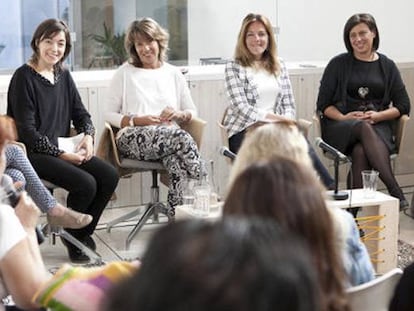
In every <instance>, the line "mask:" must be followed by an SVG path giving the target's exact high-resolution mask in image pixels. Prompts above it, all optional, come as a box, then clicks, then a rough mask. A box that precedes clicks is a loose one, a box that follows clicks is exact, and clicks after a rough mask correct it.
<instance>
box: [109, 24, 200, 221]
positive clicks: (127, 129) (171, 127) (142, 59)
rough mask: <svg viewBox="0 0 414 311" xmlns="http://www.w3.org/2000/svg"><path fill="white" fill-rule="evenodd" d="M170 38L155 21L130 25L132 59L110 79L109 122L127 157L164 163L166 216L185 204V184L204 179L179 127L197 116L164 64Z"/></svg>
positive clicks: (174, 72)
mask: <svg viewBox="0 0 414 311" xmlns="http://www.w3.org/2000/svg"><path fill="white" fill-rule="evenodd" d="M168 37H169V36H168V33H167V32H166V30H164V29H163V28H162V27H161V26H160V25H159V24H158V23H157V22H156V21H154V20H153V19H151V18H143V19H141V20H136V21H134V22H132V23H131V25H130V27H129V29H128V31H127V35H126V41H125V48H126V50H127V52H128V54H129V60H128V62H126V63H125V64H123V65H122V66H121V67H120V68H118V70H117V71H116V73H115V74H114V77H113V79H112V82H111V85H110V88H109V93H108V94H109V96H108V100H107V102H106V110H107V111H106V114H105V118H106V120H107V121H108V122H109V123H111V124H112V125H113V126H116V127H119V128H121V129H120V131H119V132H118V134H117V137H116V142H117V146H118V150H119V152H120V153H121V154H122V156H123V157H127V158H131V159H138V160H147V161H160V162H162V164H163V165H164V166H165V168H166V169H167V171H168V176H169V191H168V199H167V201H168V215H169V216H170V217H171V216H174V207H175V206H176V205H179V204H181V203H182V186H181V184H182V181H183V180H184V179H185V178H186V177H192V178H198V177H199V176H200V174H204V171H205V170H204V168H202V165H201V161H200V154H199V152H198V150H197V145H196V143H195V142H194V140H193V138H192V137H191V136H190V134H189V133H187V132H186V131H184V130H182V129H181V128H180V127H179V126H178V124H180V123H183V122H188V121H190V120H191V118H192V117H193V116H195V115H196V108H195V106H194V103H193V101H192V99H191V95H190V91H189V89H188V86H187V82H186V80H185V78H184V77H183V75H182V73H181V71H180V70H179V69H178V68H176V67H174V66H172V65H170V64H168V63H167V62H166V53H167V49H168Z"/></svg>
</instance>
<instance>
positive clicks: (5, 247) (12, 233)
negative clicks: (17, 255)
mask: <svg viewBox="0 0 414 311" xmlns="http://www.w3.org/2000/svg"><path fill="white" fill-rule="evenodd" d="M25 237H26V231H25V230H24V228H23V226H22V224H21V223H20V220H19V219H18V218H17V216H16V214H15V213H14V210H13V208H11V207H10V206H9V205H5V204H0V261H1V260H2V259H3V257H4V256H6V254H7V253H8V252H9V251H10V250H11V249H12V248H13V247H14V246H15V245H16V244H17V243H19V242H20V241H21V240H23V239H24V238H25ZM6 296H7V290H6V287H5V286H4V284H3V281H2V275H1V271H0V299H1V298H4V297H6Z"/></svg>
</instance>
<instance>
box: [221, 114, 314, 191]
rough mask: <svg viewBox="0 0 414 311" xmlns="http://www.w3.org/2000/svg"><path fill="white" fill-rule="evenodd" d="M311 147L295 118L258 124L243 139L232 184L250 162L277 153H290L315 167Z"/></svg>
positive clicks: (234, 168) (284, 154)
mask: <svg viewBox="0 0 414 311" xmlns="http://www.w3.org/2000/svg"><path fill="white" fill-rule="evenodd" d="M308 150H309V149H308V144H307V142H306V139H305V137H304V136H303V135H302V133H301V132H300V131H299V129H298V127H297V126H296V124H295V123H294V122H293V121H292V122H285V121H282V122H276V123H269V124H264V125H261V126H258V127H256V128H254V129H252V130H251V131H249V132H248V133H247V134H246V138H245V139H244V140H243V143H242V145H241V147H240V150H239V152H238V153H237V157H236V160H235V161H234V163H233V166H232V170H231V173H230V178H229V186H231V184H232V183H233V181H234V179H235V178H236V177H237V175H238V174H239V173H240V172H242V171H243V170H244V169H245V168H246V167H248V166H249V165H250V164H252V163H255V162H257V161H260V160H266V159H270V158H273V157H275V156H285V157H289V158H290V159H293V160H296V161H299V162H301V163H303V164H304V165H307V166H308V167H309V168H310V169H311V170H312V171H313V167H312V162H311V159H310V157H309V154H308ZM315 174H316V173H315Z"/></svg>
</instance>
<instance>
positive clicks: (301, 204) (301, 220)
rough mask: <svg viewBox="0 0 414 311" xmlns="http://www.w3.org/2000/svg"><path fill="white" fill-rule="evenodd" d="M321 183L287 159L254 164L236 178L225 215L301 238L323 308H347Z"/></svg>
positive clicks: (342, 275)
mask: <svg viewBox="0 0 414 311" xmlns="http://www.w3.org/2000/svg"><path fill="white" fill-rule="evenodd" d="M322 191H323V188H322V185H321V183H320V182H319V181H318V180H317V179H316V177H315V174H314V173H313V172H312V171H311V169H310V168H309V167H305V166H303V165H300V164H299V163H297V162H296V161H293V160H290V159H288V158H285V157H276V158H273V159H271V160H269V161H262V162H258V163H256V164H252V165H250V166H249V167H247V168H246V169H245V170H244V171H242V172H241V173H240V174H239V175H238V177H237V178H236V179H235V181H234V183H233V185H232V187H231V189H230V192H229V194H228V196H227V198H226V201H225V204H224V207H223V215H224V218H227V217H229V216H250V217H263V218H268V219H273V220H275V221H276V222H277V223H278V224H279V225H280V226H281V227H282V228H283V229H286V230H289V231H291V232H292V233H294V234H296V235H298V236H300V237H302V238H303V239H304V241H305V242H306V244H307V245H308V246H309V248H310V250H311V254H312V259H313V263H314V267H315V268H316V271H317V274H318V279H319V284H320V287H321V289H322V292H321V293H320V299H321V302H322V303H321V309H320V310H322V311H328V310H329V311H333V310H342V311H343V310H348V303H347V299H346V296H345V291H344V283H345V280H346V274H345V270H344V268H343V265H342V264H341V257H340V254H339V253H338V250H337V248H336V246H335V242H334V241H335V239H334V237H333V235H334V224H333V221H332V218H331V215H330V213H329V211H328V209H327V206H326V205H325V199H324V197H323V195H322Z"/></svg>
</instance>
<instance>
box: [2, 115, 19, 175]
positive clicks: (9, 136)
mask: <svg viewBox="0 0 414 311" xmlns="http://www.w3.org/2000/svg"><path fill="white" fill-rule="evenodd" d="M16 137H17V132H16V125H15V123H14V120H13V119H12V118H10V117H8V116H6V115H2V116H0V175H2V174H3V172H4V169H5V168H6V159H5V158H4V147H5V146H6V144H7V143H8V142H9V141H12V140H15V139H16Z"/></svg>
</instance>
